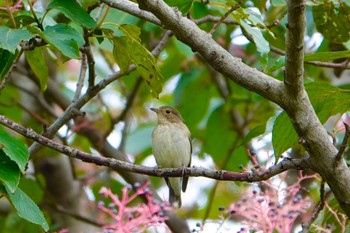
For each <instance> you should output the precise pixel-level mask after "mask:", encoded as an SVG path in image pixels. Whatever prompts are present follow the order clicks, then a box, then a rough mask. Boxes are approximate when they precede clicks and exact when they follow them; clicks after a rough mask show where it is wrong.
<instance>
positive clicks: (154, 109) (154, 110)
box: [150, 108, 159, 113]
mask: <svg viewBox="0 0 350 233" xmlns="http://www.w3.org/2000/svg"><path fill="white" fill-rule="evenodd" d="M150 109H151V110H152V111H153V112H156V113H158V111H159V109H158V108H150Z"/></svg>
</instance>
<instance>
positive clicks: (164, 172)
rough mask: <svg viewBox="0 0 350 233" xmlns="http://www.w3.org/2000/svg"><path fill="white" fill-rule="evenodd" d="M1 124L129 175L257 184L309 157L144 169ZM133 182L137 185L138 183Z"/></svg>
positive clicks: (301, 165)
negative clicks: (250, 167) (248, 166)
mask: <svg viewBox="0 0 350 233" xmlns="http://www.w3.org/2000/svg"><path fill="white" fill-rule="evenodd" d="M0 124H2V125H4V126H6V127H7V128H10V129H12V130H14V131H16V132H17V133H19V134H21V135H23V136H24V137H26V138H29V139H32V140H34V141H36V142H37V143H40V144H41V145H43V146H46V147H49V148H51V149H53V150H55V151H58V152H60V153H62V154H65V155H68V156H70V157H72V158H75V159H79V160H82V161H84V162H87V163H94V164H96V165H99V166H105V167H110V168H113V169H116V170H118V171H124V172H132V173H138V174H144V175H148V176H157V177H182V176H184V175H185V176H195V177H207V178H211V179H215V180H225V181H245V182H257V181H262V180H267V179H269V178H271V177H273V176H275V175H277V174H280V173H282V172H284V171H287V170H289V169H298V170H301V169H304V168H308V167H309V162H308V161H309V158H302V159H290V158H284V159H283V160H282V161H281V162H279V163H278V164H276V165H273V166H271V167H269V168H267V169H259V170H256V171H254V172H230V171H226V170H211V169H207V168H204V167H195V166H193V167H191V168H184V169H183V168H153V167H145V166H141V165H135V164H132V163H129V162H125V161H122V160H119V159H113V158H105V157H99V156H93V155H91V154H89V153H85V152H82V151H80V150H77V149H75V148H73V147H70V146H65V145H63V144H60V143H57V142H55V141H53V140H51V139H49V138H46V137H44V136H42V135H40V134H38V133H36V132H34V130H32V129H28V128H25V127H23V126H21V125H20V124H17V123H15V122H13V121H11V120H9V119H7V118H6V117H5V116H3V115H0ZM103 148H105V147H103ZM125 176H126V175H125V174H123V177H125ZM126 177H127V176H126ZM131 179H132V178H131ZM135 182H139V180H138V181H135ZM135 182H134V183H135ZM142 183H143V182H142Z"/></svg>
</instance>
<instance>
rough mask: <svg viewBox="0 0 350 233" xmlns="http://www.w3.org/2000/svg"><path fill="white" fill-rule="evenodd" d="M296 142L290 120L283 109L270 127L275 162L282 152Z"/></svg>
mask: <svg viewBox="0 0 350 233" xmlns="http://www.w3.org/2000/svg"><path fill="white" fill-rule="evenodd" d="M297 142H298V135H297V133H296V132H295V130H294V128H293V125H292V122H290V120H289V117H288V115H287V113H286V112H285V111H283V112H281V113H280V114H279V116H278V117H277V118H276V120H275V123H274V125H273V129H272V145H273V150H274V152H275V158H276V162H277V160H278V158H279V157H280V156H281V154H282V153H283V152H285V151H286V150H288V149H289V148H291V147H293V146H294V145H295V144H296V143H297Z"/></svg>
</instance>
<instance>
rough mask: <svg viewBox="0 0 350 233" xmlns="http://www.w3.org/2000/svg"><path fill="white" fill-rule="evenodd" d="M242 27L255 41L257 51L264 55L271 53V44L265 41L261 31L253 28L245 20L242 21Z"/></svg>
mask: <svg viewBox="0 0 350 233" xmlns="http://www.w3.org/2000/svg"><path fill="white" fill-rule="evenodd" d="M240 25H241V26H242V27H243V30H244V31H245V32H246V34H248V35H247V36H248V37H250V38H251V39H252V40H253V41H254V43H255V45H256V48H257V50H258V51H259V52H260V53H261V54H262V55H264V54H268V53H269V52H270V45H269V42H267V40H265V38H264V37H263V35H262V33H261V31H260V30H259V29H258V28H254V27H251V26H250V25H249V24H247V23H246V22H245V21H244V20H240Z"/></svg>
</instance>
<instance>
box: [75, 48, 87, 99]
mask: <svg viewBox="0 0 350 233" xmlns="http://www.w3.org/2000/svg"><path fill="white" fill-rule="evenodd" d="M86 57H87V56H86V53H85V52H83V54H82V58H81V66H80V73H79V78H78V82H77V84H76V87H77V89H76V90H75V93H74V97H73V100H72V102H73V103H74V102H75V101H77V100H78V99H79V98H80V96H81V91H82V89H83V87H84V80H85V75H86V70H87V58H86Z"/></svg>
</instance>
